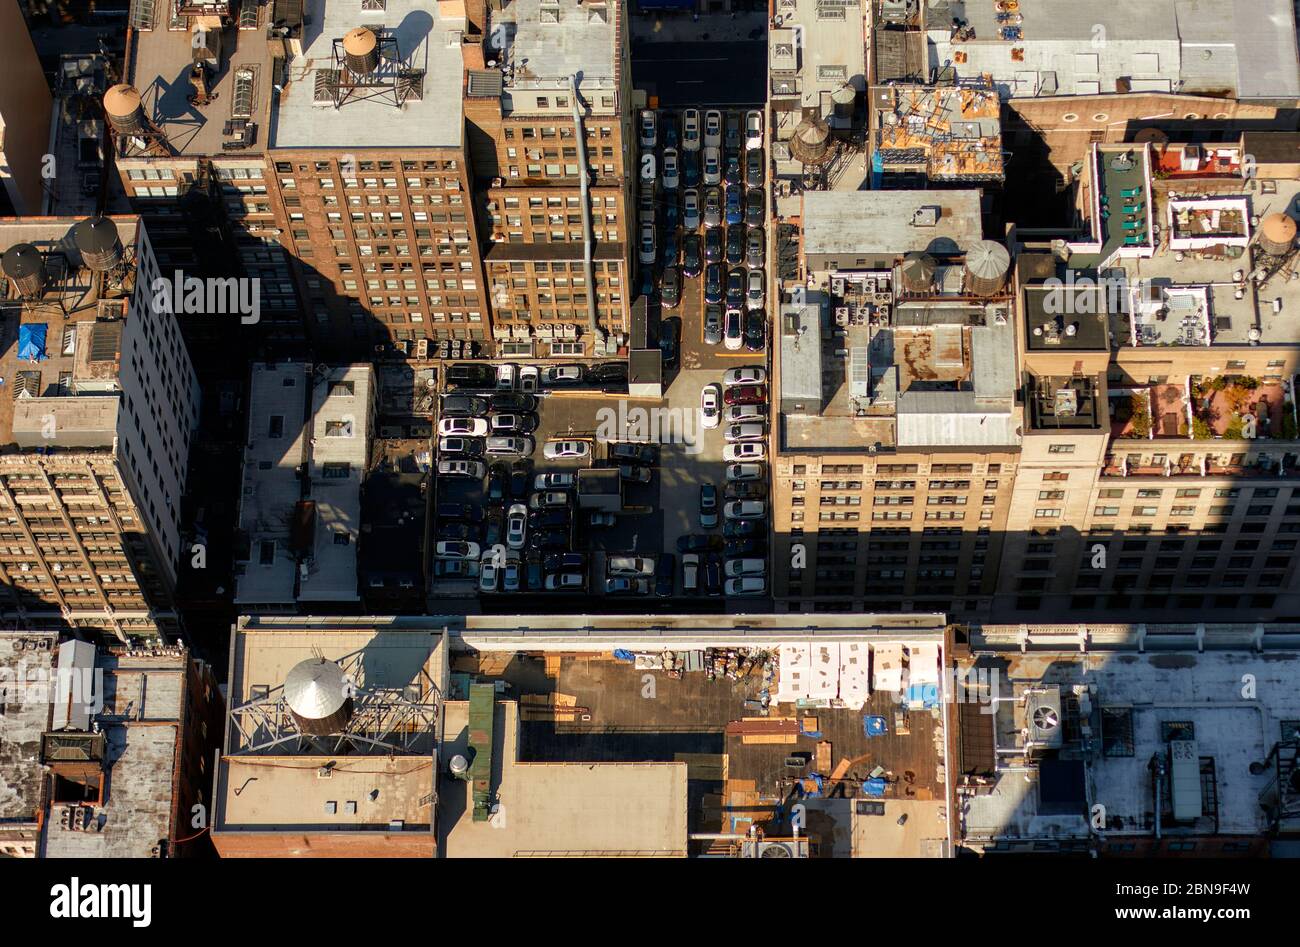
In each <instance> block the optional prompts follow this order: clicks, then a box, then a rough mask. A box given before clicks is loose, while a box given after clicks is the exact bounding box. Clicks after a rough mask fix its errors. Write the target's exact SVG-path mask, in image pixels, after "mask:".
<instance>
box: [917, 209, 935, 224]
mask: <svg viewBox="0 0 1300 947" xmlns="http://www.w3.org/2000/svg"><path fill="white" fill-rule="evenodd" d="M912 226H913V227H937V226H939V208H937V207H918V208H917V209H916V212H915V213H914V214H912Z"/></svg>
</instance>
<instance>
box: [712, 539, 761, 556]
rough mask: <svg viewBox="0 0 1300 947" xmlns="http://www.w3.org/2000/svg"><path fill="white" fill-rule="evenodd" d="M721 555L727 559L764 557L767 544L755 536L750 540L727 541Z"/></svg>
mask: <svg viewBox="0 0 1300 947" xmlns="http://www.w3.org/2000/svg"><path fill="white" fill-rule="evenodd" d="M722 554H723V555H724V556H726V557H727V558H728V559H743V558H745V557H761V556H765V555H767V542H766V541H764V540H762V539H759V538H758V537H757V536H755V537H752V538H750V539H728V540H727V545H726V548H725V549H723V551H722Z"/></svg>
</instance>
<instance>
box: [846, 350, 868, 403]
mask: <svg viewBox="0 0 1300 947" xmlns="http://www.w3.org/2000/svg"><path fill="white" fill-rule="evenodd" d="M849 394H850V395H851V396H852V397H854V398H868V397H870V396H871V350H870V349H869V348H868V347H866V346H865V345H864V346H860V347H856V348H854V349H853V350H852V351H851V352H850V353H849Z"/></svg>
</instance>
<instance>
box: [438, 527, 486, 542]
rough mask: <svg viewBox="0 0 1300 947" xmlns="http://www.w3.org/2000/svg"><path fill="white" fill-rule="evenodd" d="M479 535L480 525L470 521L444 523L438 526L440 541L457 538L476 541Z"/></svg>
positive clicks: (461, 540)
mask: <svg viewBox="0 0 1300 947" xmlns="http://www.w3.org/2000/svg"><path fill="white" fill-rule="evenodd" d="M478 537H479V531H478V527H477V526H472V525H470V524H469V523H442V524H441V525H439V527H438V540H439V541H440V542H445V541H450V540H456V541H459V542H463V543H469V542H473V543H476V542H478Z"/></svg>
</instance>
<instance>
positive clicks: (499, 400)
mask: <svg viewBox="0 0 1300 947" xmlns="http://www.w3.org/2000/svg"><path fill="white" fill-rule="evenodd" d="M480 400H481V399H480ZM491 401H492V410H493V411H496V412H497V413H498V414H532V413H533V412H534V411H536V410H537V399H536V398H534V397H533V396H532V395H526V394H524V393H523V392H520V391H503V392H502V393H501V394H499V395H493V396H492V398H491ZM442 413H443V414H444V415H446V413H447V411H446V408H445V407H444V409H443V412H442Z"/></svg>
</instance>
